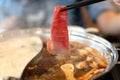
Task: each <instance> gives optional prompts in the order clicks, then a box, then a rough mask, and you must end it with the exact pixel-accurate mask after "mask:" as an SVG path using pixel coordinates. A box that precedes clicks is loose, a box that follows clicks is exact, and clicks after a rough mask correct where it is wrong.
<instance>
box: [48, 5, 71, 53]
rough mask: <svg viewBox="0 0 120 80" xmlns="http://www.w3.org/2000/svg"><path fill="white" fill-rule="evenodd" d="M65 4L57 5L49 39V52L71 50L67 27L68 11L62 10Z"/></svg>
mask: <svg viewBox="0 0 120 80" xmlns="http://www.w3.org/2000/svg"><path fill="white" fill-rule="evenodd" d="M64 7H65V6H56V7H55V11H54V18H53V22H52V27H51V36H50V39H49V40H48V44H47V47H48V48H47V49H48V51H49V52H56V51H57V52H59V51H63V53H64V52H69V36H68V29H67V15H68V12H67V11H64V12H61V9H62V8H64Z"/></svg>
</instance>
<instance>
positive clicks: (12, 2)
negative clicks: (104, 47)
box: [0, 0, 120, 36]
mask: <svg viewBox="0 0 120 80" xmlns="http://www.w3.org/2000/svg"><path fill="white" fill-rule="evenodd" d="M78 1H82V0H0V30H1V32H2V31H5V30H11V29H18V28H31V27H51V23H52V18H53V11H54V7H55V6H56V5H68V4H72V3H75V2H78ZM119 10H120V9H119V6H118V5H116V4H115V3H114V2H113V1H112V0H107V1H103V2H99V3H96V4H92V5H87V6H84V7H81V8H76V9H72V10H69V11H68V25H72V26H78V27H82V28H85V29H87V30H88V29H89V28H90V30H88V31H91V30H92V31H100V32H101V34H105V35H115V36H116V35H117V36H118V35H119V34H120V23H119V19H120V14H119ZM91 28H92V29H91Z"/></svg>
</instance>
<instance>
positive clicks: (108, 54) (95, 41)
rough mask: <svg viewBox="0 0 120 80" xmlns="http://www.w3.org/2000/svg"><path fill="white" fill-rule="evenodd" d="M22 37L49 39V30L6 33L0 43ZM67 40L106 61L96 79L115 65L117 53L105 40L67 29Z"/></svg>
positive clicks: (35, 29) (0, 35)
mask: <svg viewBox="0 0 120 80" xmlns="http://www.w3.org/2000/svg"><path fill="white" fill-rule="evenodd" d="M23 35H36V36H39V37H45V38H49V36H50V29H44V28H30V29H22V30H14V31H8V32H5V33H1V34H0V41H3V40H4V38H7V39H9V38H11V37H19V36H23ZM69 40H70V41H78V42H81V43H84V44H86V45H88V46H90V47H92V48H94V49H96V50H98V51H99V52H100V53H101V54H102V55H103V56H104V57H105V58H106V59H107V61H108V63H109V64H108V66H107V68H106V69H105V71H104V72H103V73H101V74H100V75H98V76H97V77H99V76H101V75H103V74H105V73H107V72H109V71H110V70H111V69H112V68H113V66H114V65H115V64H116V63H117V60H118V53H117V51H116V49H115V48H114V46H112V45H111V44H110V42H108V41H107V40H105V39H103V38H101V37H98V36H95V35H92V34H89V33H86V32H84V31H81V32H80V31H75V30H74V31H73V30H72V29H69ZM97 77H96V78H97Z"/></svg>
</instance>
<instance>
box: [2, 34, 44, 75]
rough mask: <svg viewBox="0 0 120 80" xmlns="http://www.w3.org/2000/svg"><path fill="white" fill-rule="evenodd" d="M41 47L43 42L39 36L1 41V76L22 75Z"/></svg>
mask: <svg viewBox="0 0 120 80" xmlns="http://www.w3.org/2000/svg"><path fill="white" fill-rule="evenodd" d="M41 49H42V42H41V40H40V38H39V37H37V36H31V37H21V38H12V39H9V40H6V41H2V42H0V77H9V76H13V77H20V75H21V73H22V71H23V70H24V67H25V66H26V65H27V63H28V62H29V61H30V60H31V59H32V58H33V57H34V56H35V55H36V54H37V53H38V52H39V51H40V50H41Z"/></svg>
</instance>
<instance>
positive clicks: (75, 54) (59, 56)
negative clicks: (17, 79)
mask: <svg viewBox="0 0 120 80" xmlns="http://www.w3.org/2000/svg"><path fill="white" fill-rule="evenodd" d="M38 56H39V57H38ZM38 56H37V57H38V58H37V59H36V61H35V62H36V63H34V64H33V65H31V66H30V65H29V66H28V67H27V69H26V73H25V74H24V76H25V77H24V78H23V79H22V80H92V79H93V78H94V77H96V76H97V75H98V74H100V73H102V72H103V71H104V70H105V68H106V67H107V64H108V63H107V60H106V58H105V57H104V56H102V55H101V53H100V52H98V51H97V50H95V49H93V48H91V47H89V46H87V45H85V44H82V43H79V42H70V52H69V53H63V52H62V51H61V52H57V53H49V52H48V51H47V49H46V46H44V49H43V51H42V52H41V53H40V55H38Z"/></svg>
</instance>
